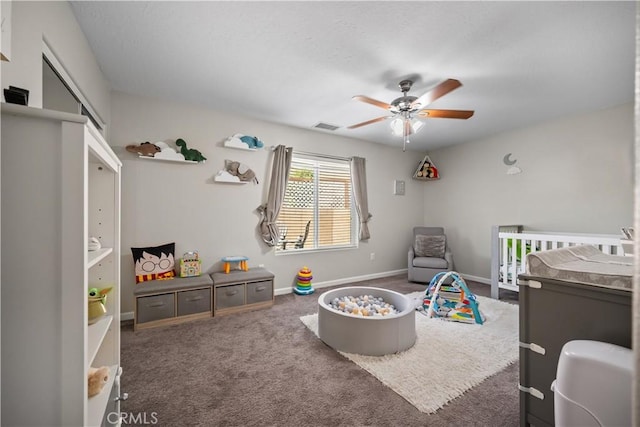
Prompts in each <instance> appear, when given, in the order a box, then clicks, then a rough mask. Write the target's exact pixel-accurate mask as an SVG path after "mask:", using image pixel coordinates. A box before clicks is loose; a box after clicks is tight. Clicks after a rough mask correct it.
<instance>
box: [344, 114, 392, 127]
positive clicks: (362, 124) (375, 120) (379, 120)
mask: <svg viewBox="0 0 640 427" xmlns="http://www.w3.org/2000/svg"><path fill="white" fill-rule="evenodd" d="M389 117H393V116H382V117H378V118H377V119H371V120H367V121H366V122H362V123H358V124H357V125H352V126H349V127H348V128H347V129H357V128H359V127H362V126H366V125H370V124H372V123H377V122H381V121H383V120H386V119H388V118H389Z"/></svg>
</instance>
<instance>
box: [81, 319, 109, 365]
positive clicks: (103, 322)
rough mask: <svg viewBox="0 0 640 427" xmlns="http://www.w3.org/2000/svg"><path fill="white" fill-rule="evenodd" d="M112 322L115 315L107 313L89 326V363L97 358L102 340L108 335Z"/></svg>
mask: <svg viewBox="0 0 640 427" xmlns="http://www.w3.org/2000/svg"><path fill="white" fill-rule="evenodd" d="M112 322H113V316H112V315H106V316H104V317H103V318H102V319H100V320H98V321H97V322H96V323H94V324H92V325H89V327H88V328H87V355H88V356H89V358H88V359H87V363H88V364H89V365H91V363H92V362H93V359H95V358H96V354H98V350H99V349H100V345H101V344H102V340H103V339H104V337H105V336H106V335H107V331H108V330H109V326H111V323H112Z"/></svg>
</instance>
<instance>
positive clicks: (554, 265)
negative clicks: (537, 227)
mask: <svg viewBox="0 0 640 427" xmlns="http://www.w3.org/2000/svg"><path fill="white" fill-rule="evenodd" d="M527 271H528V273H529V274H530V275H532V276H540V277H548V278H551V279H557V280H565V281H570V282H578V283H586V284H589V285H596V286H606V287H610V288H617V289H626V290H629V291H630V290H631V289H632V276H633V258H630V257H624V256H616V255H608V254H605V253H603V252H601V251H600V250H598V249H597V248H596V247H595V246H591V245H580V246H571V247H567V248H561V249H553V250H549V251H542V252H535V253H530V254H528V255H527Z"/></svg>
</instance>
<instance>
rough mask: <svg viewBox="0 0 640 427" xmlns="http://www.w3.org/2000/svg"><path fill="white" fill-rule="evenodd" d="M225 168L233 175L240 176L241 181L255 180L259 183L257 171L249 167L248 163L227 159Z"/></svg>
mask: <svg viewBox="0 0 640 427" xmlns="http://www.w3.org/2000/svg"><path fill="white" fill-rule="evenodd" d="M224 168H225V170H226V171H227V172H229V173H230V174H231V175H233V176H237V177H238V178H240V181H253V182H255V183H256V184H258V178H256V174H255V172H253V171H252V170H251V169H249V168H248V167H247V165H245V164H242V163H240V162H235V161H233V160H225V161H224Z"/></svg>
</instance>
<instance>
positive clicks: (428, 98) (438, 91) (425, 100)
mask: <svg viewBox="0 0 640 427" xmlns="http://www.w3.org/2000/svg"><path fill="white" fill-rule="evenodd" d="M460 86H462V83H460V81H459V80H456V79H447V80H445V81H443V82H442V83H440V84H439V85H438V86H436V87H434V88H433V89H431V90H430V91H429V92H427V93H425V94H424V95H422V96H421V97H420V98H418V99H416V100H415V101H413V102H412V103H411V107H416V106H422V107H426V106H427V105H429V104H431V103H432V102H434V101H435V100H436V99H438V98H440V97H442V96H444V95H446V94H448V93H449V92H451V91H452V90H454V89H457V88H459V87H460Z"/></svg>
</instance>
